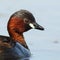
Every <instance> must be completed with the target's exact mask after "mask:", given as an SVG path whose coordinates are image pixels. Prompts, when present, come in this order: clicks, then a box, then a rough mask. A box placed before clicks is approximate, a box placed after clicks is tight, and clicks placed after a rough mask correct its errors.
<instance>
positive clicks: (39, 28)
mask: <svg viewBox="0 0 60 60" xmlns="http://www.w3.org/2000/svg"><path fill="white" fill-rule="evenodd" d="M29 26H30V27H31V28H32V29H38V30H44V28H43V27H42V26H40V25H39V24H37V23H30V24H29Z"/></svg>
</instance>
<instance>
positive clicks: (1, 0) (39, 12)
mask: <svg viewBox="0 0 60 60" xmlns="http://www.w3.org/2000/svg"><path fill="white" fill-rule="evenodd" d="M20 9H26V10H29V11H30V12H32V13H33V15H34V16H35V19H36V21H37V22H38V23H39V24H40V25H42V26H43V27H44V28H45V31H39V30H34V29H32V30H30V31H29V32H26V33H24V36H25V40H26V42H27V44H28V46H29V48H30V51H31V54H32V56H31V57H30V58H29V60H60V0H49V1H48V0H0V35H6V36H7V35H8V32H7V27H6V26H7V22H8V20H9V17H10V16H11V14H12V13H14V12H15V11H18V10H20Z"/></svg>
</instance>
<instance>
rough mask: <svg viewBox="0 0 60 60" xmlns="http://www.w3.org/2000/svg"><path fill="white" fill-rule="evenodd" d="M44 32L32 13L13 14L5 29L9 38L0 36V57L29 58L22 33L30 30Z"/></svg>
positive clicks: (25, 11)
mask: <svg viewBox="0 0 60 60" xmlns="http://www.w3.org/2000/svg"><path fill="white" fill-rule="evenodd" d="M32 28H34V29H38V30H44V28H43V27H42V26H40V25H38V24H37V23H36V21H35V18H34V16H33V14H32V13H30V12H29V11H27V10H20V11H17V12H15V13H14V14H13V15H12V16H11V17H10V19H9V21H8V25H7V29H8V32H9V35H10V37H7V36H0V57H3V58H9V57H10V58H14V57H24V56H30V50H29V48H28V46H27V44H26V42H25V40H24V36H23V33H24V32H26V31H28V30H30V29H32Z"/></svg>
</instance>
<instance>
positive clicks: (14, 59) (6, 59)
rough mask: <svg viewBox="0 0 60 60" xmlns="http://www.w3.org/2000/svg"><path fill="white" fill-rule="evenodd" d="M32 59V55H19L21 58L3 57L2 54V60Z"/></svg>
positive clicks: (0, 57)
mask: <svg viewBox="0 0 60 60" xmlns="http://www.w3.org/2000/svg"><path fill="white" fill-rule="evenodd" d="M29 59H30V57H19V58H17V57H11V56H10V57H8V56H7V57H5V58H4V57H3V56H0V60H29Z"/></svg>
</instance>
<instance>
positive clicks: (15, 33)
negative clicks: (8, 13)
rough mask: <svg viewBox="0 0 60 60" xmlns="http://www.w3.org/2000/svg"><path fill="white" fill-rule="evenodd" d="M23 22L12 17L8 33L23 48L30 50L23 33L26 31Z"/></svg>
mask: <svg viewBox="0 0 60 60" xmlns="http://www.w3.org/2000/svg"><path fill="white" fill-rule="evenodd" d="M21 24H23V20H22V19H20V18H17V17H12V18H10V20H9V22H8V26H7V28H8V32H9V35H10V37H11V38H12V39H13V40H14V41H15V42H19V43H20V44H21V45H22V46H24V47H25V48H27V49H28V46H27V44H26V42H25V40H24V36H23V32H24V31H25V29H24V24H23V25H21Z"/></svg>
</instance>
